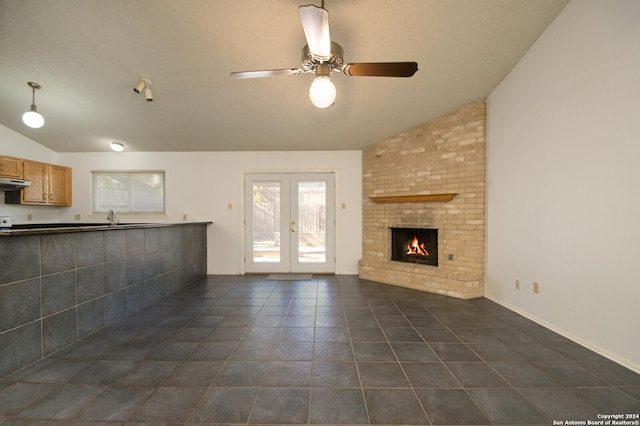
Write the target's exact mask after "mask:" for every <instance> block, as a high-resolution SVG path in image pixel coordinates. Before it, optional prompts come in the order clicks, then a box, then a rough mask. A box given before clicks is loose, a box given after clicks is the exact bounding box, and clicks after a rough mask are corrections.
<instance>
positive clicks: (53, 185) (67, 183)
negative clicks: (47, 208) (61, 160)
mask: <svg viewBox="0 0 640 426" xmlns="http://www.w3.org/2000/svg"><path fill="white" fill-rule="evenodd" d="M48 169H49V170H48V171H49V204H53V205H56V206H70V205H71V169H70V168H69V167H64V166H56V165H53V164H51V165H49V166H48Z"/></svg>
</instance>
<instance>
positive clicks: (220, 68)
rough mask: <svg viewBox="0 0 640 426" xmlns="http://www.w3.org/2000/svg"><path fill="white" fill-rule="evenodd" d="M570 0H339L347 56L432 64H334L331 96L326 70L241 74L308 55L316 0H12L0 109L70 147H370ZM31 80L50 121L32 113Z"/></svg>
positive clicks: (1, 27) (58, 146)
mask: <svg viewBox="0 0 640 426" xmlns="http://www.w3.org/2000/svg"><path fill="white" fill-rule="evenodd" d="M567 2H568V0H535V1H532V0H326V1H325V8H326V9H327V10H328V11H329V20H330V30H331V38H332V40H333V41H336V42H338V43H339V44H340V45H341V46H342V47H343V48H344V50H345V54H344V59H345V62H390V61H416V62H418V66H419V71H418V72H417V73H416V75H415V76H414V77H412V78H380V77H345V76H342V75H337V74H334V75H333V76H332V80H333V81H334V83H335V85H336V88H337V91H338V96H337V99H336V102H335V105H334V106H332V107H330V108H328V109H324V110H322V109H318V108H315V107H314V106H313V105H312V104H311V102H310V101H309V98H308V88H309V85H310V83H311V81H312V79H313V76H312V75H311V74H303V75H299V76H290V77H270V78H262V79H252V80H233V79H231V78H230V77H229V73H230V72H232V71H245V70H256V69H273V68H289V67H294V68H295V67H298V66H299V64H300V55H301V49H302V47H303V46H304V45H305V38H304V32H303V31H302V27H301V24H300V18H299V15H298V6H301V5H303V4H308V3H310V0H260V1H257V0H108V1H105V0H0V95H1V101H0V123H1V124H3V125H5V126H7V127H9V128H11V129H13V130H15V131H17V132H19V133H21V134H23V135H25V136H27V137H29V138H31V139H33V140H35V141H36V142H39V143H40V144H42V145H44V146H47V147H49V148H51V149H52V150H54V151H57V152H93V151H97V152H99V151H107V150H108V146H107V145H108V142H110V141H113V140H115V141H120V142H122V143H124V144H125V146H126V148H127V150H128V151H231V150H238V151H245V150H252V151H253V150H270V151H271V150H342V149H362V148H364V147H366V146H368V145H370V144H373V143H375V142H378V141H380V140H383V139H386V138H388V137H390V136H393V135H395V134H397V133H399V132H401V131H403V130H406V129H408V128H411V127H413V126H415V125H417V124H420V123H423V122H425V121H428V120H430V119H433V118H435V117H437V116H440V115H442V114H444V113H446V112H449V111H451V110H453V109H455V108H457V107H459V106H462V105H464V104H466V103H469V102H471V101H474V100H476V99H479V98H482V97H485V96H487V95H489V93H491V91H492V90H493V89H494V88H495V87H496V85H497V84H498V83H499V82H500V81H501V80H502V79H503V78H504V76H505V75H506V74H507V73H508V72H509V71H510V70H511V69H512V68H513V66H514V65H515V64H516V63H517V62H518V60H519V59H520V58H521V57H522V55H524V53H525V52H526V51H527V49H528V48H529V47H530V46H531V45H532V44H533V43H534V42H535V40H536V39H537V38H538V37H539V36H540V34H541V33H542V32H543V31H544V30H545V29H546V28H547V26H548V25H549V24H550V23H551V22H552V21H553V19H554V18H555V17H556V16H557V15H558V13H559V12H560V11H561V10H562V8H563V7H564V6H565V5H566V3H567ZM315 4H316V5H320V1H319V0H318V1H316V2H315ZM140 77H146V78H148V79H150V80H151V82H152V89H153V95H154V99H155V100H154V102H146V101H145V99H144V96H143V95H142V94H136V93H134V92H133V90H132V89H133V86H134V85H135V83H136V82H137V80H138V79H139V78H140ZM28 81H35V82H37V83H39V84H40V85H41V86H42V90H39V91H37V92H36V104H37V107H38V111H40V112H41V113H42V114H43V116H44V117H45V120H46V123H45V125H44V127H42V128H40V129H29V128H27V127H26V126H25V125H24V124H22V121H21V116H22V113H23V112H24V111H26V110H27V109H29V105H30V104H31V89H30V88H29V87H28V86H27V82H28ZM0 154H1V153H0Z"/></svg>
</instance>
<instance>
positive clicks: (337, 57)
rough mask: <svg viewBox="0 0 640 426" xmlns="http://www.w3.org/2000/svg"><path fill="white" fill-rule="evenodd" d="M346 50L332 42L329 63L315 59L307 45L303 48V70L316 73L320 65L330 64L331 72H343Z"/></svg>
mask: <svg viewBox="0 0 640 426" xmlns="http://www.w3.org/2000/svg"><path fill="white" fill-rule="evenodd" d="M343 55H344V50H343V49H342V47H341V46H340V45H339V44H338V43H335V42H333V41H332V42H331V56H329V59H328V60H327V61H324V62H323V61H320V60H318V59H316V58H314V57H313V54H312V53H311V51H310V50H309V45H308V44H307V45H305V46H304V47H303V48H302V68H303V69H304V70H305V72H314V73H315V72H316V69H317V68H318V65H319V64H321V63H328V64H329V68H330V69H331V71H341V70H342V65H343V63H344V59H343Z"/></svg>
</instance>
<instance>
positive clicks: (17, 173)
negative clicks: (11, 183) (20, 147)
mask: <svg viewBox="0 0 640 426" xmlns="http://www.w3.org/2000/svg"><path fill="white" fill-rule="evenodd" d="M22 164H23V163H22V160H21V159H20V158H13V157H0V176H2V177H8V178H15V179H22Z"/></svg>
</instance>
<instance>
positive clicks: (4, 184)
mask: <svg viewBox="0 0 640 426" xmlns="http://www.w3.org/2000/svg"><path fill="white" fill-rule="evenodd" d="M28 186H31V181H30V180H23V179H12V178H3V177H0V191H20V190H21V189H24V188H26V187H28Z"/></svg>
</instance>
